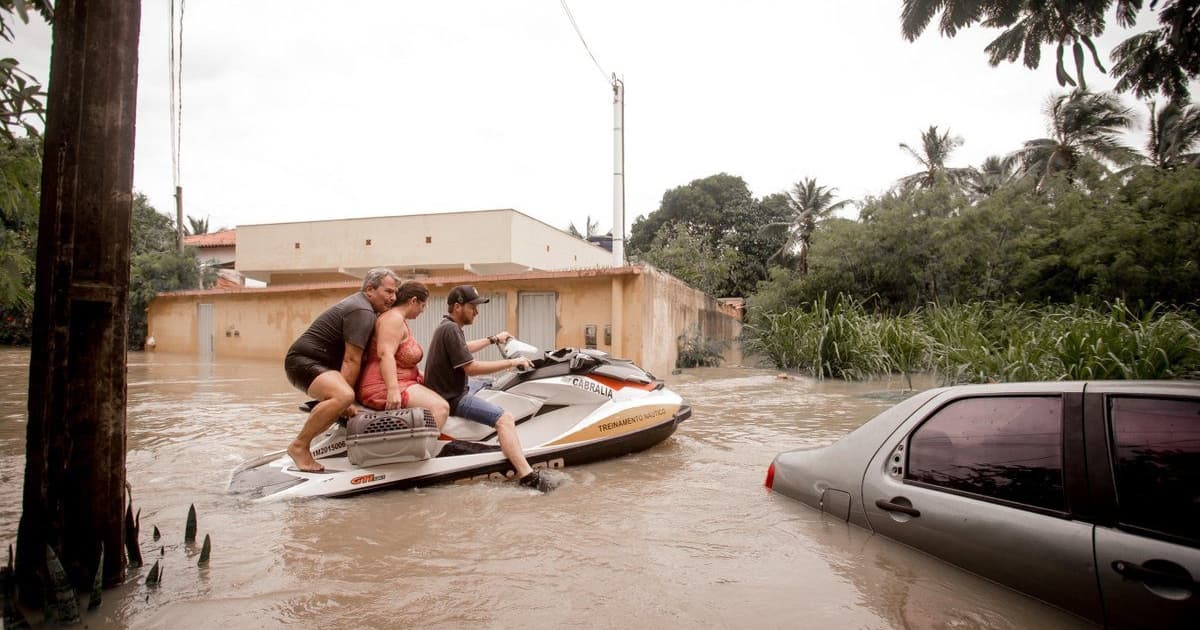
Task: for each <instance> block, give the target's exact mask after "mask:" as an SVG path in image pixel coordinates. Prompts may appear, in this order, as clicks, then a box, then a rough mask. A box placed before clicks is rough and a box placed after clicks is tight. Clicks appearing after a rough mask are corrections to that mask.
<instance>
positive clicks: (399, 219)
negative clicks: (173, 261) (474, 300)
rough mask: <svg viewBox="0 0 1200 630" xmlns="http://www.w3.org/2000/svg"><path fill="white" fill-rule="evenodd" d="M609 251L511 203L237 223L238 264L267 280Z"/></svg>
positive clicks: (568, 262)
mask: <svg viewBox="0 0 1200 630" xmlns="http://www.w3.org/2000/svg"><path fill="white" fill-rule="evenodd" d="M611 265H612V254H611V253H609V252H607V251H605V250H604V249H603V248H601V247H597V246H596V245H593V244H591V243H589V242H587V241H585V240H582V239H579V238H575V237H574V236H571V235H570V234H567V233H566V232H564V231H562V230H559V229H558V228H555V227H552V226H550V225H547V224H545V223H543V222H541V221H538V220H537V219H533V218H531V217H529V216H526V215H524V214H522V213H520V212H517V211H516V210H482V211H476V212H455V213H449V214H418V215H409V216H392V217H372V218H362V219H335V220H330V221H308V222H302V223H273V224H264V225H239V226H238V229H237V270H238V271H239V272H241V273H242V275H244V276H246V277H248V278H253V279H255V280H261V281H263V282H266V283H267V284H269V285H280V284H312V283H319V282H343V281H346V280H348V279H351V278H361V277H362V276H363V274H364V273H365V272H366V271H367V270H368V269H370V268H372V267H390V268H391V269H393V270H395V271H396V273H399V274H401V275H404V276H411V277H417V278H421V277H430V276H461V275H469V274H477V275H494V274H512V273H521V272H525V271H555V270H564V269H590V268H595V267H608V266H611Z"/></svg>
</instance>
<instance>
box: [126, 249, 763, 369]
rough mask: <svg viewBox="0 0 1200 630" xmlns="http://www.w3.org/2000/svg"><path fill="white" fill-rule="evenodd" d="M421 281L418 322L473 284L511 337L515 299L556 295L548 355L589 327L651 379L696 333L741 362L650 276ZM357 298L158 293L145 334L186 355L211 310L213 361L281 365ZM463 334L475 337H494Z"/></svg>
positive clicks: (732, 344)
mask: <svg viewBox="0 0 1200 630" xmlns="http://www.w3.org/2000/svg"><path fill="white" fill-rule="evenodd" d="M422 282H424V283H425V284H426V285H427V286H428V287H429V290H430V303H429V307H428V308H427V309H426V311H425V314H424V315H423V316H422V317H435V318H440V317H441V315H442V313H444V312H445V308H446V307H445V303H446V302H445V300H446V295H447V294H448V293H449V291H450V289H451V288H452V287H454V286H455V285H458V284H473V285H475V286H476V288H478V289H479V291H480V292H481V293H503V294H505V295H506V296H507V304H508V313H507V328H508V330H509V331H510V332H512V333H513V334H515V335H517V336H518V337H520V336H521V331H520V330H519V326H518V322H519V318H518V313H517V305H518V302H519V300H518V296H519V294H520V293H521V292H523V291H539V292H540V291H550V292H554V293H555V294H556V295H557V299H556V318H557V325H558V329H557V333H556V335H555V341H556V345H557V346H560V347H561V346H571V347H577V348H582V347H584V345H585V339H584V327H585V326H586V325H588V324H594V325H595V326H596V332H597V335H596V337H597V339H596V341H597V344H596V347H597V349H599V350H604V351H605V352H609V353H611V354H613V355H615V356H619V357H623V358H629V359H632V360H633V361H635V362H636V363H638V364H639V365H641V366H642V367H644V368H645V369H647V370H649V371H650V372H652V373H654V374H657V375H660V376H661V375H666V374H669V373H670V371H671V370H672V369H674V367H675V358H676V356H677V354H678V348H679V343H680V336H681V335H684V334H687V333H689V332H692V333H694V332H695V331H697V330H699V331H700V333H701V335H703V336H705V337H706V338H715V339H720V340H723V341H726V342H727V345H728V350H727V352H726V360H727V361H729V362H732V363H740V362H741V354H740V346H739V345H738V343H737V337H738V335H739V334H740V332H741V323H740V321H739V320H738V319H737V318H735V317H732V316H730V315H729V314H727V312H726V311H725V310H723V309H722V307H721V306H720V305H719V304H718V303H717V302H716V300H713V299H712V298H710V297H708V296H706V295H704V294H703V293H701V292H699V291H697V290H695V289H693V288H691V287H689V286H687V285H686V284H684V283H683V282H680V281H679V280H677V279H675V278H674V277H672V276H670V275H668V274H666V273H663V272H661V271H658V270H656V269H654V268H652V267H623V268H618V269H611V268H610V269H597V270H589V271H573V272H535V273H526V274H513V275H507V276H492V277H484V278H481V277H473V276H459V277H451V278H442V277H438V278H425V279H422ZM358 289H359V283H357V282H340V283H330V284H325V285H307V286H294V287H293V286H275V287H267V288H263V289H242V290H234V291H220V290H211V291H184V292H177V293H170V294H163V295H160V296H158V297H156V298H155V299H154V300H153V301H152V302H151V303H150V307H149V317H148V321H149V332H150V334H153V335H154V337H155V339H156V341H157V344H158V346H157V350H158V351H159V352H178V353H196V352H197V351H198V345H197V338H198V329H197V326H198V324H197V308H198V306H197V305H199V304H212V305H213V317H214V322H215V325H214V333H215V342H214V352H215V355H216V357H217V358H218V359H220V358H222V357H247V358H260V359H268V360H277V361H282V360H283V355H284V354H285V353H286V352H287V349H288V347H289V346H290V345H291V344H292V342H293V341H294V340H295V339H296V338H297V337H298V336H300V334H301V333H302V332H304V330H305V329H307V328H308V326H309V324H311V323H312V320H313V319H315V318H316V317H317V315H319V314H320V313H321V312H322V311H323V310H325V309H326V308H328V307H329V306H330V305H332V304H334V303H336V302H337V301H338V300H340V299H342V298H343V297H345V296H347V295H350V294H351V293H353V292H355V291H357V290H358ZM610 325H611V326H612V330H613V338H612V343H605V338H604V328H605V326H610ZM471 332H472V333H474V336H483V335H486V334H491V333H493V332H498V331H471ZM468 336H471V333H469V334H468Z"/></svg>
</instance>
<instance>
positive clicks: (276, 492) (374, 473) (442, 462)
mask: <svg viewBox="0 0 1200 630" xmlns="http://www.w3.org/2000/svg"><path fill="white" fill-rule="evenodd" d="M690 416H691V408H690V407H688V406H686V405H679V406H678V407H677V408H676V410H675V411H674V412H672V413H671V415H670V417H669V418H667V419H666V420H665V421H662V422H658V423H656V424H652V425H650V426H646V427H644V428H639V429H637V430H633V431H629V432H626V433H623V434H621V435H617V436H615V437H609V438H600V439H593V440H584V441H579V442H567V443H561V444H555V445H547V446H539V447H535V448H530V449H527V450H526V451H525V457H526V459H527V460H528V461H529V463H530V465H531V466H533V467H534V468H550V469H558V468H566V467H569V466H578V465H581V464H587V463H592V462H596V461H602V460H606V459H612V458H615V457H620V456H622V455H627V454H630V453H636V452H638V451H642V450H645V449H648V448H650V447H652V446H654V445H656V444H658V443H660V442H662V441H663V440H666V439H667V438H668V437H670V436H671V435H672V434H673V433H675V429H676V427H678V426H679V423H680V422H683V421H684V420H686V419H687V418H689V417H690ZM471 444H476V443H475V442H472V443H471ZM479 444H483V445H485V446H494V445H489V444H487V443H486V442H484V443H479ZM443 446H444V445H443ZM320 461H321V463H322V464H323V465H324V466H325V472H321V473H308V472H303V471H300V470H298V469H297V468H295V466H294V464H293V463H292V460H291V458H289V457H288V456H287V455H286V453H283V452H278V453H272V454H270V455H266V456H264V457H260V458H258V459H255V460H251V461H248V462H246V463H244V464H242V465H241V466H239V467H238V468H237V469H236V470H235V471H234V472H233V475H232V478H231V481H230V489H231V490H232V491H234V492H240V493H245V494H248V495H250V496H251V497H252V498H253V499H254V500H259V501H267V500H279V499H284V498H312V497H318V496H321V497H346V496H351V495H357V494H364V493H367V492H377V491H380V490H402V489H407V488H416V487H423V486H430V485H435V484H442V483H449V482H455V481H462V480H470V479H507V478H511V477H512V476H513V475H514V474H515V472H514V471H513V469H512V465H511V464H510V463H509V462H508V459H506V458H505V457H504V455H503V453H501V452H500V451H499V448H498V447H496V450H489V451H487V452H483V453H474V454H464V455H452V456H449V457H434V458H431V459H427V460H422V461H416V462H402V463H394V464H383V465H376V466H369V467H356V466H353V465H351V464H350V462H349V460H348V459H347V458H346V456H345V455H344V454H343V455H341V456H336V457H328V458H322V459H321V460H320Z"/></svg>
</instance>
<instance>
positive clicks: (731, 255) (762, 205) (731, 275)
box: [628, 173, 790, 296]
mask: <svg viewBox="0 0 1200 630" xmlns="http://www.w3.org/2000/svg"><path fill="white" fill-rule="evenodd" d="M789 214H790V209H789V207H788V203H787V199H786V197H785V196H783V195H773V196H768V197H766V198H764V199H762V200H758V199H755V198H754V196H753V194H751V192H750V189H749V187H748V186H746V182H745V181H744V180H742V178H741V177H737V176H734V175H729V174H726V173H720V174H717V175H712V176H710V177H706V178H703V179H697V180H694V181H692V182H691V183H689V184H687V185H685V186H679V187H677V188H673V189H671V190H668V191H667V192H666V193H664V194H663V198H662V202H661V203H660V205H659V208H658V210H655V211H654V212H651V213H650V214H649V215H647V216H643V217H638V219H637V221H635V222H634V224H633V228H632V229H631V231H630V238H629V241H628V252H629V255H630V257H631V258H636V259H639V260H645V261H648V262H651V263H652V264H656V266H661V265H662V264H663V263H664V262H665V261H667V260H670V261H673V262H672V263H671V264H670V266H667V267H663V269H664V271H667V272H669V273H671V274H673V275H675V276H677V277H681V278H699V277H701V276H704V277H706V278H708V279H706V280H705V281H704V282H702V283H701V284H703V285H704V286H705V287H708V288H707V289H706V290H707V291H708V292H709V293H711V294H713V295H718V296H729V295H738V296H744V295H749V293H750V292H751V291H753V290H754V287H755V285H756V284H757V283H758V282H759V281H760V280H763V279H765V278H766V277H767V270H768V260H769V259H770V258H771V256H772V254H773V253H775V252H776V251H778V250H779V248H780V247H781V246H782V245H783V242H784V239H785V236H784V235H783V234H780V233H771V232H769V231H764V230H763V229H762V227H763V226H764V225H767V224H769V223H777V222H780V221H784V220H785V219H786V217H788V216H789ZM679 238H683V239H685V241H683V242H682V243H680V244H679V245H680V246H684V245H686V246H688V247H703V248H704V249H703V251H706V252H709V253H710V254H711V255H713V256H716V257H717V258H718V259H719V260H721V261H725V262H727V263H728V268H727V269H724V268H723V269H724V275H723V276H721V277H719V278H717V277H710V276H711V274H713V273H715V272H716V270H715V269H714V268H713V267H712V266H711V265H709V264H708V263H709V261H702V260H701V258H702V257H701V256H697V255H695V251H700V250H695V251H694V252H693V254H692V255H691V256H690V257H678V256H674V255H673V254H674V252H675V251H678V250H679V249H680V248H679V247H676V246H675V245H673V244H672V241H673V240H674V239H679ZM662 248H668V250H669V251H668V252H658V251H657V250H659V249H662ZM668 253H670V254H672V255H670V256H668V255H667V254H668ZM655 260H657V261H658V262H657V263H655V262H653V261H655ZM697 286H699V285H697Z"/></svg>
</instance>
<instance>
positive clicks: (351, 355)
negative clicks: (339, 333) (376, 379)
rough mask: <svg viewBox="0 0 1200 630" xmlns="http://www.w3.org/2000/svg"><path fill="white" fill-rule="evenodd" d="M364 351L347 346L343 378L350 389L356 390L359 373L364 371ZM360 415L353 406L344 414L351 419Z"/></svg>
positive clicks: (343, 364) (349, 344) (343, 359)
mask: <svg viewBox="0 0 1200 630" xmlns="http://www.w3.org/2000/svg"><path fill="white" fill-rule="evenodd" d="M362 355H363V349H362V348H360V347H358V346H356V345H354V344H352V343H347V344H346V352H345V354H344V355H343V356H342V369H341V373H342V378H344V379H346V383H348V384H350V388H351V389H354V385H355V384H357V383H358V373H359V371H360V370H361V369H362ZM356 413H358V408H356V407H355V406H354V405H353V404H351V405H350V406H349V407H347V408H346V410H345V411H343V412H342V415H343V416H346V417H349V416H353V415H354V414H356Z"/></svg>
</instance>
